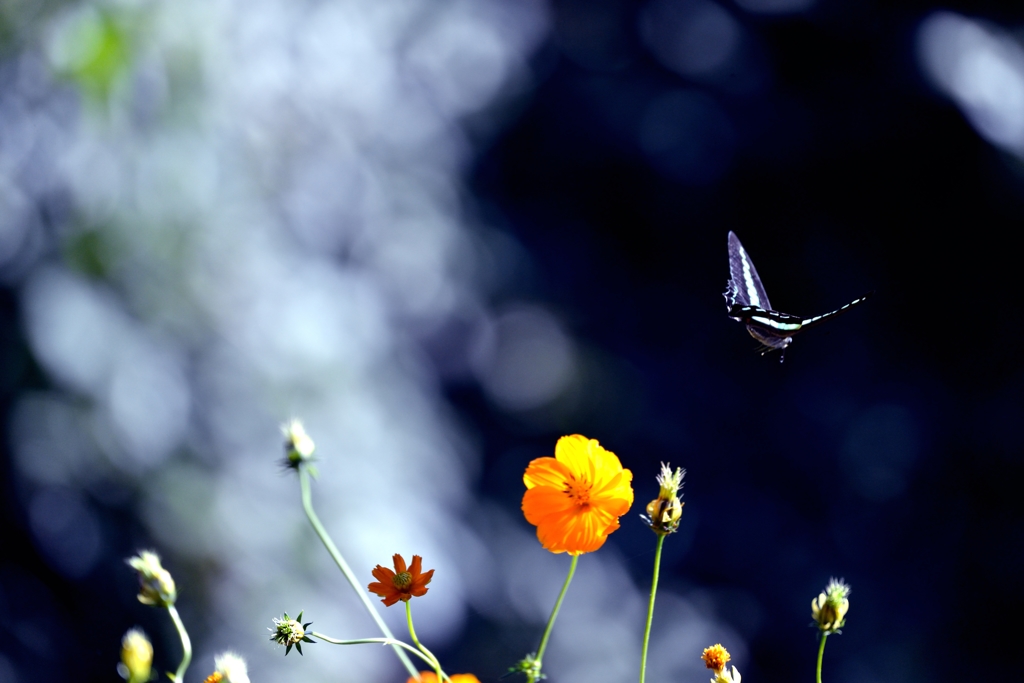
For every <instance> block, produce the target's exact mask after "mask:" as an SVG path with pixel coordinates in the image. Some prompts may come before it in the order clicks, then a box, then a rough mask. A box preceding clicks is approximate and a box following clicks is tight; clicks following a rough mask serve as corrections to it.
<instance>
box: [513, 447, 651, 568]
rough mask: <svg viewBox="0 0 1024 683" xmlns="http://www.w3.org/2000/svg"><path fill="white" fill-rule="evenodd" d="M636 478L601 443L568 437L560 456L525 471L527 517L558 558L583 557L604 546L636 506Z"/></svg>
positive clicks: (558, 449)
mask: <svg viewBox="0 0 1024 683" xmlns="http://www.w3.org/2000/svg"><path fill="white" fill-rule="evenodd" d="M632 481H633V473H632V472H630V471H629V470H626V469H623V468H622V463H620V462H619V459H618V457H617V456H616V455H615V454H614V453H612V452H611V451H608V450H605V449H604V448H602V447H601V444H599V443H598V442H597V440H596V439H588V438H586V437H585V436H580V435H579V434H573V435H572V436H563V437H562V438H561V439H559V440H558V443H557V444H555V457H553V458H537V459H536V460H534V461H533V462H531V463H530V465H529V466H528V467H527V468H526V474H524V475H523V483H525V484H526V494H525V495H523V514H524V515H525V516H526V521H527V522H529V523H530V524H533V525H535V526H536V527H537V539H538V540H539V541H540V543H541V545H542V546H544V548H545V549H547V550H549V551H551V552H553V553H565V552H567V553H569V554H570V555H579V554H581V553H589V552H592V551H594V550H597V549H598V548H600V547H601V546H602V545H604V542H605V539H607V538H608V534H610V533H612V532H613V531H615V530H616V529H618V528H619V517H621V516H622V515H624V514H626V513H627V512H628V511H629V507H630V506H631V505H632V504H633V487H632V486H631V485H630V483H631V482H632Z"/></svg>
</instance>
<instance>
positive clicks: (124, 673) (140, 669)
mask: <svg viewBox="0 0 1024 683" xmlns="http://www.w3.org/2000/svg"><path fill="white" fill-rule="evenodd" d="M152 666H153V646H152V645H151V644H150V642H149V638H147V637H146V634H145V633H143V632H142V630H141V629H137V628H133V629H131V630H129V631H128V632H127V633H125V634H124V638H122V639H121V663H120V664H119V665H118V667H117V671H118V673H119V674H121V678H123V679H125V680H126V681H128V683H143V682H144V681H148V680H149V675H150V669H151V668H152Z"/></svg>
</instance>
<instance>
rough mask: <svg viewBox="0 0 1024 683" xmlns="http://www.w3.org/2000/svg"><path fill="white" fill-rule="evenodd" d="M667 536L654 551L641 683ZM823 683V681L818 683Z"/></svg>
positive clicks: (645, 669) (644, 671) (641, 660)
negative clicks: (663, 548) (662, 549)
mask: <svg viewBox="0 0 1024 683" xmlns="http://www.w3.org/2000/svg"><path fill="white" fill-rule="evenodd" d="M665 536H666V534H658V546H657V548H655V550H654V577H653V578H652V579H651V600H650V602H649V603H647V625H646V626H644V647H643V651H642V653H641V654H640V683H644V679H645V678H646V677H647V646H648V645H649V644H650V642H651V621H652V620H653V619H654V596H655V595H657V594H658V575H659V574H660V573H661V546H663V545H664V544H665ZM818 683H821V681H818Z"/></svg>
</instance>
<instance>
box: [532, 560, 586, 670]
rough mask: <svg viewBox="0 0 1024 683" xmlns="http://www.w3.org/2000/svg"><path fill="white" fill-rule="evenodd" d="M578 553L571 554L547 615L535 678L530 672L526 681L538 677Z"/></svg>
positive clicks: (574, 571)
mask: <svg viewBox="0 0 1024 683" xmlns="http://www.w3.org/2000/svg"><path fill="white" fill-rule="evenodd" d="M579 559H580V556H579V555H573V556H572V564H570V565H569V575H568V576H566V577H565V583H564V584H562V592H561V593H559V594H558V600H556V601H555V608H554V609H553V610H551V616H550V617H548V624H547V626H545V627H544V636H543V637H541V639H540V647H539V648H537V657H536V660H535V661H536V662H537V669H536V673H537V674H538V676H537V678H534V676H533V675H532V674H530V675H527V680H528V683H536V681H537V680H539V679H540V675H539V674H540V671H541V663H542V661H543V660H544V650H546V649H547V647H548V639H549V638H550V637H551V627H552V626H554V625H555V619H556V618H557V617H558V610H560V609H561V608H562V600H564V599H565V593H566V591H567V590H569V583H570V582H571V581H572V575H573V574H575V573H576V563H577V562H578V561H579Z"/></svg>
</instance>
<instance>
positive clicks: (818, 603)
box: [811, 578, 850, 633]
mask: <svg viewBox="0 0 1024 683" xmlns="http://www.w3.org/2000/svg"><path fill="white" fill-rule="evenodd" d="M849 595H850V586H849V584H847V583H846V582H844V581H843V580H842V579H839V580H836V579H834V578H833V579H830V580H829V582H828V585H827V586H825V590H824V591H822V592H821V594H820V595H818V597H816V598H814V599H813V600H811V616H812V617H813V618H814V621H815V622H817V624H818V628H819V629H821V630H822V631H823V632H824V633H835V632H836V631H838V630H839V629H841V628H842V627H843V625H844V624H845V623H846V613H847V611H849V609H850V600H849Z"/></svg>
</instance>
